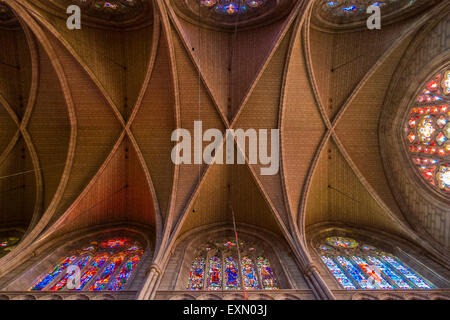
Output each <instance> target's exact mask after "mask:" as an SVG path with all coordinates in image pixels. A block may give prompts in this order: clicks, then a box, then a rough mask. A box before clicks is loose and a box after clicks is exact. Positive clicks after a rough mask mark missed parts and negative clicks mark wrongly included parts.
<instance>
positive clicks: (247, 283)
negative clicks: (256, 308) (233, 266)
mask: <svg viewBox="0 0 450 320" xmlns="http://www.w3.org/2000/svg"><path fill="white" fill-rule="evenodd" d="M241 267H242V283H243V285H244V289H246V290H255V289H259V288H260V286H259V281H258V276H257V274H256V271H255V266H254V265H253V261H252V259H251V258H249V257H243V258H242V261H241Z"/></svg>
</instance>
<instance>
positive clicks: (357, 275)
mask: <svg viewBox="0 0 450 320" xmlns="http://www.w3.org/2000/svg"><path fill="white" fill-rule="evenodd" d="M336 259H337V261H338V262H339V264H340V265H341V266H342V267H343V268H344V269H345V270H346V271H347V272H348V273H349V274H350V275H351V276H352V278H353V279H354V280H355V281H356V282H357V283H358V285H359V286H360V287H361V288H362V289H366V290H368V289H372V287H371V286H370V285H369V284H368V282H367V280H366V278H365V277H364V274H363V273H362V272H361V271H360V270H359V269H358V268H356V267H355V266H354V265H353V264H352V263H351V262H350V261H349V260H348V259H347V258H345V257H342V256H337V257H336Z"/></svg>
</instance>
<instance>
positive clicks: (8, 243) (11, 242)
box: [0, 232, 20, 258]
mask: <svg viewBox="0 0 450 320" xmlns="http://www.w3.org/2000/svg"><path fill="white" fill-rule="evenodd" d="M19 240H20V238H19V235H18V234H17V232H12V233H9V232H8V233H6V234H2V235H0V258H1V257H3V256H5V255H6V254H8V253H9V252H10V251H11V250H12V249H14V248H15V247H16V246H17V244H18V243H19Z"/></svg>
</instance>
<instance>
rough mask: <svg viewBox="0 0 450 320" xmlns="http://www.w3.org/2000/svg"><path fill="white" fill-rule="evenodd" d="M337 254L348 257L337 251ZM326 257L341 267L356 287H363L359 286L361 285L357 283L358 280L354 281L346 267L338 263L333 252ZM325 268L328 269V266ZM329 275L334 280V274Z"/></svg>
mask: <svg viewBox="0 0 450 320" xmlns="http://www.w3.org/2000/svg"><path fill="white" fill-rule="evenodd" d="M337 255H338V256H341V257H344V258H347V259H348V256H347V255H343V254H339V252H338V254H337ZM328 257H329V258H330V259H331V260H333V262H334V263H335V264H336V265H337V266H339V268H340V269H341V271H342V272H343V273H344V274H345V275H346V276H347V278H349V279H350V281H351V282H352V283H353V285H354V286H355V287H356V288H358V289H363V288H361V286H360V285H359V283H358V281H356V280H355V279H354V278H353V277H352V275H351V274H350V273H349V272H348V271H347V269H346V268H345V267H344V266H343V265H342V264H340V263H339V261H338V260H337V259H336V257H335V255H334V254H333V255H328ZM349 260H350V259H349ZM327 269H328V268H327ZM331 275H332V276H333V278H334V279H335V280H336V278H335V277H334V275H333V274H331ZM336 281H337V280H336ZM338 283H339V281H338ZM339 285H341V284H339ZM363 290H364V289H363Z"/></svg>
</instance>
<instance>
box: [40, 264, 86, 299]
mask: <svg viewBox="0 0 450 320" xmlns="http://www.w3.org/2000/svg"><path fill="white" fill-rule="evenodd" d="M80 259H81V258H80V257H78V258H77V259H75V261H74V262H72V263H71V264H69V265H68V266H67V267H66V268H65V269H64V270H63V271H61V272H60V273H59V274H58V275H57V276H56V277H55V278H54V279H53V280H52V281H50V282H49V284H47V285H46V286H45V287H44V288H42V290H40V291H50V288H51V287H53V286H54V285H55V284H57V283H58V282H59V281H60V280H61V279H62V277H64V276H65V275H66V273H67V269H68V268H69V267H70V266H73V265H76V264H77V263H78V261H80ZM54 268H55V266H53V269H54ZM44 278H45V277H44ZM42 280H43V279H42ZM42 280H41V281H42Z"/></svg>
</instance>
